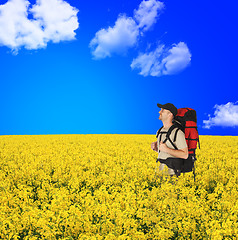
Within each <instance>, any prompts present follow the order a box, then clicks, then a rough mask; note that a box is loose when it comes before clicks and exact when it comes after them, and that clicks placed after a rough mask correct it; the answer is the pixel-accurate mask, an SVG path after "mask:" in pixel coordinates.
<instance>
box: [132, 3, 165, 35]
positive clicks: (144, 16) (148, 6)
mask: <svg viewBox="0 0 238 240" xmlns="http://www.w3.org/2000/svg"><path fill="white" fill-rule="evenodd" d="M163 8H164V4H163V3H162V2H159V1H156V0H149V1H142V2H141V4H140V6H139V9H138V10H134V18H135V20H136V21H137V22H138V27H139V28H140V29H142V30H143V31H147V30H148V29H149V28H150V27H151V26H152V25H153V24H154V23H156V21H157V18H158V11H159V10H162V9H163Z"/></svg>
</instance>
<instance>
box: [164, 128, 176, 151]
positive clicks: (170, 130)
mask: <svg viewBox="0 0 238 240" xmlns="http://www.w3.org/2000/svg"><path fill="white" fill-rule="evenodd" d="M175 128H177V126H175V125H172V126H171V127H170V128H169V130H168V132H167V134H166V138H165V140H164V141H163V143H165V142H166V141H167V140H169V141H170V143H171V144H172V146H173V147H174V149H176V150H178V148H177V147H176V146H175V144H174V143H173V142H172V140H171V139H170V134H171V132H172V131H173V130H174V129H175Z"/></svg>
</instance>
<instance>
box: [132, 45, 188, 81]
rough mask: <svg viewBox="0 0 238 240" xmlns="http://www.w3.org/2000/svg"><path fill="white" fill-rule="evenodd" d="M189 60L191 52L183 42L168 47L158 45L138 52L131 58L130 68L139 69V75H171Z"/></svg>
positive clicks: (180, 69) (181, 68)
mask: <svg viewBox="0 0 238 240" xmlns="http://www.w3.org/2000/svg"><path fill="white" fill-rule="evenodd" d="M190 61H191V53H190V51H189V49H188V47H187V45H186V44H185V43H184V42H180V43H178V44H177V45H176V44H174V45H173V47H171V48H170V49H165V46H164V45H159V46H158V47H157V48H156V49H155V50H154V51H151V52H149V53H144V54H140V55H139V56H138V57H137V58H136V59H133V61H132V63H131V68H132V69H135V68H138V69H140V70H141V71H140V73H139V74H140V75H143V76H148V75H151V76H156V77H160V76H162V75H172V74H176V73H178V72H180V71H182V70H183V69H185V68H186V67H187V66H188V65H189V63H190Z"/></svg>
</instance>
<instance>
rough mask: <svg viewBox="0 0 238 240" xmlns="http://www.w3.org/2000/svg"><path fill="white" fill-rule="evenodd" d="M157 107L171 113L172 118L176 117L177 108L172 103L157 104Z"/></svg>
mask: <svg viewBox="0 0 238 240" xmlns="http://www.w3.org/2000/svg"><path fill="white" fill-rule="evenodd" d="M157 106H158V107H159V108H163V109H167V110H169V111H170V112H171V113H173V115H174V117H175V116H176V115H177V112H178V111H177V108H176V107H175V106H174V105H173V104H172V103H166V104H164V105H162V104H159V103H157Z"/></svg>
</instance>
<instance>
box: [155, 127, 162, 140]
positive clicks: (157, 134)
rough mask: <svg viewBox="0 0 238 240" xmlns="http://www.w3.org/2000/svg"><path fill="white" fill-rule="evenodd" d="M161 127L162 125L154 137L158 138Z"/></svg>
mask: <svg viewBox="0 0 238 240" xmlns="http://www.w3.org/2000/svg"><path fill="white" fill-rule="evenodd" d="M162 128H163V126H162V127H161V128H160V129H159V130H158V131H157V133H156V138H158V136H159V134H160V132H161V129H162Z"/></svg>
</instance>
